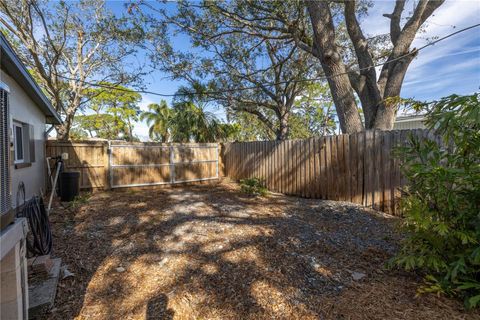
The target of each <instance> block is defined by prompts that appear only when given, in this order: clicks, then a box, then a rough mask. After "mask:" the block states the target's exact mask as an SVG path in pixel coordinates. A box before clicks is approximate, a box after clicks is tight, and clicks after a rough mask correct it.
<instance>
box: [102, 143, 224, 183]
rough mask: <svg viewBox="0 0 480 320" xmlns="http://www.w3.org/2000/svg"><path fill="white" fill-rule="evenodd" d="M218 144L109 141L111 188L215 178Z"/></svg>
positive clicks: (217, 163) (216, 177)
mask: <svg viewBox="0 0 480 320" xmlns="http://www.w3.org/2000/svg"><path fill="white" fill-rule="evenodd" d="M218 165H219V150H218V144H215V143H205V144H198V143H196V144H157V143H130V144H126V143H119V142H111V143H110V144H109V156H108V167H109V179H110V187H111V188H121V187H140V186H153V185H162V184H176V183H186V182H194V181H205V180H213V179H218V177H219V175H218V173H219V172H218V171H219V170H218Z"/></svg>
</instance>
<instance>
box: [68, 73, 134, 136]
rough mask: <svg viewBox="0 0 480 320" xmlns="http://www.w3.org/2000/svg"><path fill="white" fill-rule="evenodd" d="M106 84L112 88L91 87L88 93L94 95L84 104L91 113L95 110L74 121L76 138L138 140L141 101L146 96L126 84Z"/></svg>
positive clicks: (78, 116) (77, 117)
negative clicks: (137, 125) (137, 129)
mask: <svg viewBox="0 0 480 320" xmlns="http://www.w3.org/2000/svg"><path fill="white" fill-rule="evenodd" d="M102 85H105V86H108V87H111V88H112V90H109V91H106V90H104V89H99V88H90V89H88V91H87V93H86V94H87V95H88V96H90V97H91V98H90V99H89V101H88V103H87V104H86V105H85V106H84V107H85V109H86V111H87V112H90V111H92V112H93V114H87V115H77V116H76V117H75V119H74V122H73V128H74V136H75V138H78V137H82V136H88V137H90V138H93V137H96V138H102V139H111V140H114V139H121V140H126V141H133V140H136V139H137V138H136V137H134V135H133V127H134V123H135V122H136V121H137V120H138V118H139V115H140V108H139V106H138V104H139V102H140V101H141V98H142V96H141V95H140V94H139V93H137V92H134V91H132V90H129V89H128V88H125V87H122V86H115V85H113V84H111V83H106V82H103V83H102ZM86 133H88V134H86Z"/></svg>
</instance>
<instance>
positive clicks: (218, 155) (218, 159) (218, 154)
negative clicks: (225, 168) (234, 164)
mask: <svg viewBox="0 0 480 320" xmlns="http://www.w3.org/2000/svg"><path fill="white" fill-rule="evenodd" d="M219 145H220V144H219V143H217V148H216V150H217V166H216V176H215V177H216V178H217V179H218V178H219V176H218V162H219V161H220V153H219V151H218V147H219Z"/></svg>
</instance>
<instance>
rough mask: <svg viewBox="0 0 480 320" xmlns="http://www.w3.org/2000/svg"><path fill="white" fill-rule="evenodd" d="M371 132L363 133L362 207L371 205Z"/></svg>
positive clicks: (372, 175) (372, 161) (372, 173)
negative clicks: (363, 182) (363, 180)
mask: <svg viewBox="0 0 480 320" xmlns="http://www.w3.org/2000/svg"><path fill="white" fill-rule="evenodd" d="M373 134H374V133H373V131H372V130H368V131H366V132H365V151H364V155H365V174H364V177H365V191H364V205H365V206H367V207H371V206H372V205H373V184H374V174H375V172H374V168H375V166H374V159H375V154H374V153H373V152H374V144H373V143H374V141H373V139H374V137H373Z"/></svg>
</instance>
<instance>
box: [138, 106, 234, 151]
mask: <svg viewBox="0 0 480 320" xmlns="http://www.w3.org/2000/svg"><path fill="white" fill-rule="evenodd" d="M140 119H141V120H142V121H143V120H145V121H146V122H147V125H149V136H150V138H151V139H152V140H155V141H160V142H218V141H226V140H229V139H231V138H232V137H234V136H235V135H236V134H237V131H238V127H237V126H236V125H231V124H227V123H221V122H220V121H219V120H218V119H217V117H216V116H215V115H214V114H213V113H212V112H209V111H207V110H206V107H205V106H204V105H197V104H195V103H194V102H193V101H191V100H188V99H187V100H185V99H184V100H182V101H178V99H177V102H175V103H174V104H173V107H172V108H170V107H168V105H167V103H166V102H165V101H163V100H162V101H161V102H160V104H150V105H149V106H148V111H144V112H142V113H141V114H140Z"/></svg>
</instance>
